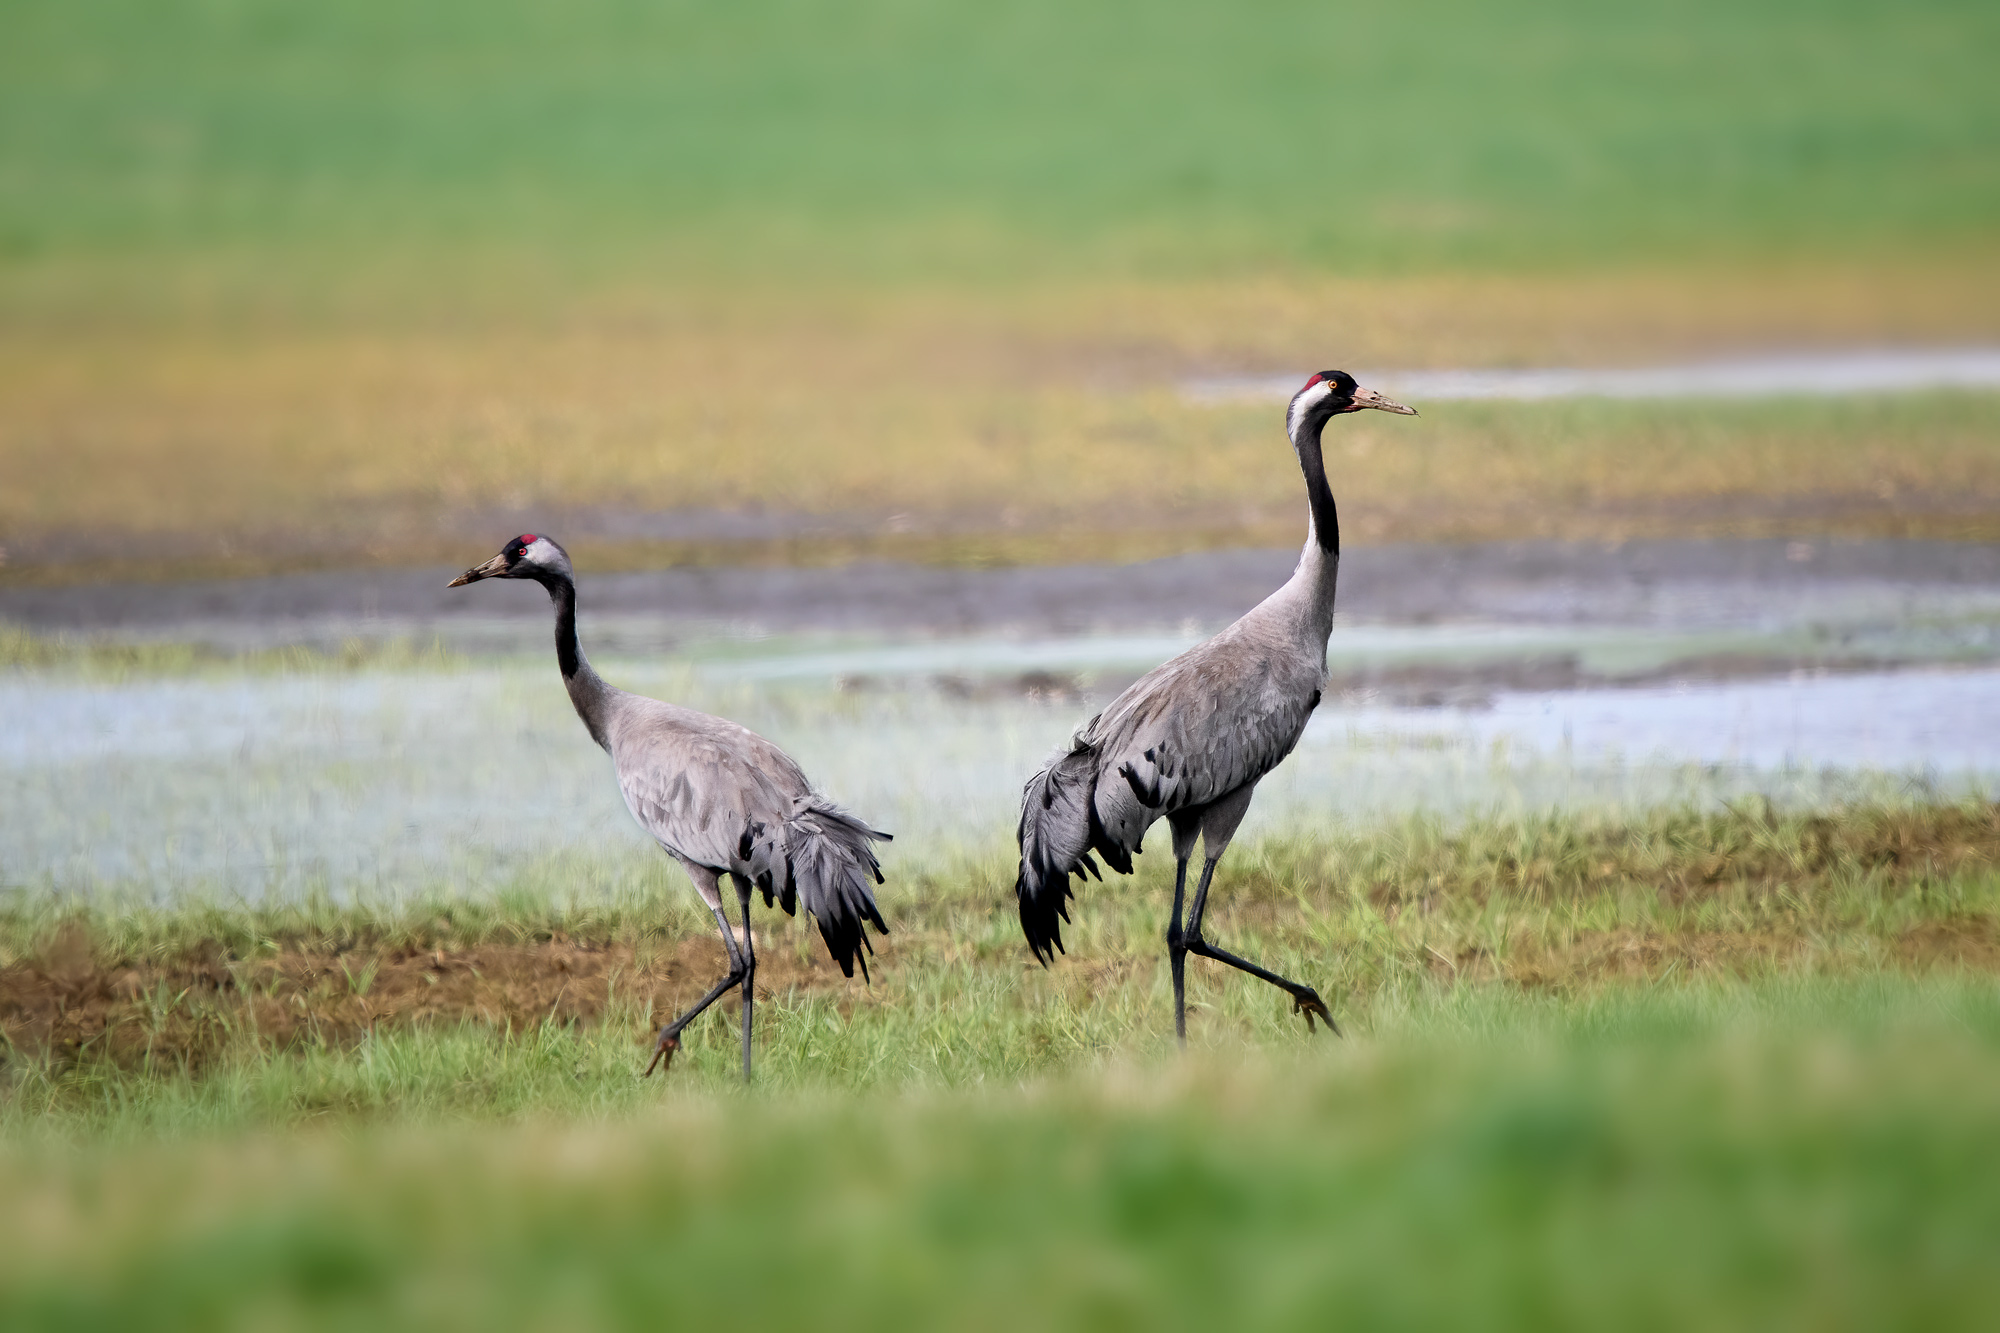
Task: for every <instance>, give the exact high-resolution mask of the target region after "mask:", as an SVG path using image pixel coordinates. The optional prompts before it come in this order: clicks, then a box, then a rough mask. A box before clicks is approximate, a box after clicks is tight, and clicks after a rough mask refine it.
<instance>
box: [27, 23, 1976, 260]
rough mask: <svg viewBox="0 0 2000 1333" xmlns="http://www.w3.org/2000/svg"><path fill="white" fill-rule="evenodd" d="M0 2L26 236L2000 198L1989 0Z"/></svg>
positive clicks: (1591, 231)
mask: <svg viewBox="0 0 2000 1333" xmlns="http://www.w3.org/2000/svg"><path fill="white" fill-rule="evenodd" d="M8 27H9V40H8V42H7V44H6V47H5V50H4V54H0V89H4V93H0V126H4V127H5V129H4V134H3V135H0V171H4V175H0V181H4V184H5V187H6V188H5V189H4V191H0V237H3V238H4V241H5V246H6V251H7V254H8V255H9V256H10V266H12V267H16V268H20V267H23V266H28V267H34V266H50V265H54V266H58V267H59V266H60V265H61V264H62V263H65V262H68V261H71V260H78V259H82V260H92V259H104V258H110V259H113V260H120V259H130V258H139V257H145V262H144V263H142V264H140V265H136V266H133V267H132V268H131V269H130V270H129V271H128V272H129V275H130V276H135V277H141V278H143V277H144V275H145V270H146V267H147V265H149V264H151V263H153V262H155V261H156V260H157V259H158V258H159V257H160V256H162V255H164V256H168V257H178V258H181V259H187V258H193V259H195V260H200V259H202V258H204V257H206V258H209V259H222V260H225V261H227V260H228V259H230V257H231V256H239V257H240V256H242V255H245V254H249V255H256V254H258V253H259V252H262V254H263V255H264V256H265V257H266V258H268V257H270V256H271V255H274V254H275V255H291V256H293V257H294V258H295V259H296V258H297V257H299V256H316V257H317V260H318V261H319V262H324V263H330V264H332V265H333V268H332V269H330V270H326V271H321V272H311V271H309V270H310V269H311V264H310V263H309V264H306V265H303V266H301V265H299V264H297V263H296V262H288V263H285V264H282V265H280V266H278V267H277V269H276V270H275V272H267V273H266V275H265V276H266V277H274V276H275V277H279V278H280V280H281V281H290V282H297V281H301V280H303V281H304V282H306V283H307V284H312V283H315V282H318V283H323V284H326V285H327V286H328V287H330V288H331V287H337V286H338V285H339V281H340V273H341V271H342V270H351V269H353V268H354V266H355V265H356V264H359V265H360V266H361V267H362V268H364V269H366V268H368V267H370V266H371V265H372V264H374V263H375V262H376V261H379V260H381V259H383V258H384V257H385V255H387V256H399V255H400V256H401V257H403V258H404V259H409V258H410V257H412V256H414V257H417V258H419V259H421V260H422V261H423V262H422V263H419V264H414V265H411V267H410V268H409V269H408V270H405V272H406V274H407V273H412V272H414V273H421V272H423V271H424V269H425V268H426V267H428V266H429V265H430V264H434V263H436V262H438V261H450V260H452V259H453V258H454V257H462V256H464V255H466V254H468V253H471V254H478V253H480V252H482V251H484V252H489V253H500V254H511V255H515V256H523V255H536V254H538V253H539V254H540V256H542V258H543V260H545V261H548V262H553V263H554V265H555V266H556V267H557V268H559V269H560V268H562V267H564V266H565V265H567V266H568V267H569V269H570V271H572V272H574V271H576V270H579V269H580V270H582V271H586V272H587V271H589V270H590V268H591V266H592V265H593V263H595V262H598V261H600V260H602V259H603V258H604V257H605V256H607V255H610V256H617V257H620V259H621V260H622V259H629V258H631V257H632V256H634V255H642V256H647V257H649V258H650V260H651V262H652V263H654V264H656V265H659V264H663V265H665V266H666V267H667V268H668V269H670V270H673V271H678V272H680V273H682V274H685V275H694V276H699V275H701V274H702V273H703V272H704V271H710V272H713V271H718V270H719V271H723V272H734V273H736V274H739V275H741V274H743V273H751V272H768V271H769V270H770V268H771V266H773V265H776V266H778V267H779V268H783V269H787V270H790V271H793V272H797V271H799V270H800V269H802V268H803V269H806V270H808V271H814V272H820V273H823V272H824V271H825V270H826V269H827V268H828V267H833V268H838V269H844V270H846V271H848V272H850V273H858V274H861V275H864V276H870V277H875V278H880V277H884V276H902V275H911V274H917V275H923V274H926V273H928V274H931V275H938V274H944V275H947V276H949V275H963V274H966V273H975V274H986V275H989V276H990V275H998V274H1002V273H1008V274H1011V273H1017V272H1020V271H1022V270H1023V269H1026V270H1028V271H1035V270H1041V271H1051V270H1053V271H1058V272H1067V273H1071V274H1076V273H1085V272H1088V273H1099V272H1102V271H1103V270H1104V268H1105V267H1106V266H1107V265H1108V266H1111V267H1113V268H1122V269H1125V270H1128V271H1139V272H1151V273H1153V274H1155V275H1158V274H1160V273H1162V272H1164V273H1166V274H1168V275H1171V276H1181V275H1185V274H1188V273H1217V272H1231V271H1240V270H1243V269H1246V268H1247V269H1254V270H1265V269H1271V268H1278V269H1294V270H1295V269H1301V268H1303V269H1306V270H1332V271H1345V272H1352V271H1355V270H1357V269H1364V268H1365V269H1383V268H1410V267H1412V266H1429V265H1435V264H1438V263H1448V264H1472V265H1478V266H1492V265H1500V266H1510V265H1520V264H1530V265H1547V264H1557V265H1574V264H1578V263H1584V264H1601V263H1603V262H1606V261H1610V262H1629V261H1633V260H1639V261H1653V260H1658V259H1661V258H1684V257H1689V256H1693V257H1698V258H1706V257H1712V256H1713V255H1715V254H1717V253H1722V254H1733V255H1737V256H1742V255H1746V254H1748V255H1773V254H1783V255H1787V256H1793V257H1795V256H1797V255H1798V254H1799V253H1800V252H1801V251H1802V250H1803V251H1806V252H1821V253H1823V252H1828V251H1832V252H1836V253H1850V254H1851V253H1856V252H1862V253H1865V252H1869V251H1872V250H1876V249H1879V248H1882V247H1889V248H1892V249H1893V248H1897V247H1910V246H1930V245H1940V244H1942V245H1947V246H1949V245H1968V246H1974V247H1985V246H1988V245H1990V242H1991V236H1992V233H1991V224H1992V220H1993V218H1994V217H1995V215H1996V212H2000V168H1996V166H1995V158H1994V155H1993V153H1992V146H1993V144H1994V141H1995V135H1996V132H2000V94H1996V92H1995V91H1994V87H1993V81H1992V79H1991V78H1990V77H1989V70H1988V68H1987V65H1988V61H1987V59H1986V56H1987V53H1988V52H1989V51H1990V50H1991V49H1992V48H1993V45H1994V43H1995V40H1996V38H2000V27H1996V19H1995V17H1994V14H1993V11H1992V9H1991V7H1990V6H1986V5H1980V4H1977V3H1970V2H1968V0H1921V2H1920V3H1912V4H1907V5H1899V6H1893V7H1892V6H1884V5H1880V4H1874V3H1862V2H1857V0H1848V2H1846V3H1835V4H1824V3H1821V4H1806V3H1789V2H1786V0H1763V2H1762V3H1756V4H1728V3H1721V2H1720V0H1698V2H1697V3H1692V4H1690V3H1673V4H1668V3H1659V2H1654V3H1646V4H1631V5H1620V6H1614V7H1606V6H1602V5H1592V4H1587V3H1580V2H1579V0H1537V2H1536V3H1532V4H1513V5H1508V6H1504V7H1495V6H1490V5H1479V4H1475V3H1468V2H1467V0H1428V2H1427V3H1421V4H1402V5H1388V4H1379V3H1345V4H1339V5H1325V4H1309V3H1300V2H1298V0H1274V2H1270V3H1260V4H1256V5H1251V6H1233V7H1228V8H1223V9H1217V8H1214V7H1211V6H1202V5H1197V4H1189V3H1181V4H1175V5H1171V6H1168V7H1165V8H1162V7H1161V6H1159V5H1157V4H1155V5H1136V4H1130V3H1120V4H1094V5H1089V6H1075V5H1060V4H1053V3H1046V2H1043V3H1034V4H1020V5H1009V6H1003V7H994V6H974V5H920V4H913V3H908V2H907V0H868V2H867V3H853V4H846V5H842V6H840V7H838V8H837V9H827V8H826V7H824V6H817V5H809V4H801V3H771V4H759V5H749V6H735V7H726V8H717V7H715V6H710V5H700V4H694V3H673V4H662V5H636V4H630V3H621V2H620V0H597V2H595V3H591V4H588V5H572V6H553V5H548V4H543V3H538V2H536V0H509V2H508V3H500V4H467V3H456V4H440V5H429V6H425V7H424V8H423V9H421V10H410V9H408V8H407V7H402V6H396V5H391V4H384V3H355V4H347V5H342V6H337V7H332V8H322V9H315V10H302V9H299V8H297V7H296V6H286V5H281V4H276V3H268V2H265V0H228V2H222V3H173V4H146V3H116V4H99V5H90V6H75V5H62V4H56V3H27V4H20V5H15V6H13V7H12V8H11V10H10V16H9V23H8ZM158 277H159V274H158V273H157V272H156V273H154V275H153V279H152V280H156V279H157V278H158Z"/></svg>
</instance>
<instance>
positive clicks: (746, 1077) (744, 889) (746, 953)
mask: <svg viewBox="0 0 2000 1333" xmlns="http://www.w3.org/2000/svg"><path fill="white" fill-rule="evenodd" d="M736 901H737V904H738V905H739V906H741V907H742V909H743V1081H744V1082H745V1083H748V1082H749V1081H750V1007H751V1006H752V1005H753V1004H755V1003H756V999H757V946H756V944H755V943H754V942H753V941H752V940H751V938H750V881H749V880H747V879H744V878H743V877H742V876H741V875H738V876H737V877H736Z"/></svg>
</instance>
